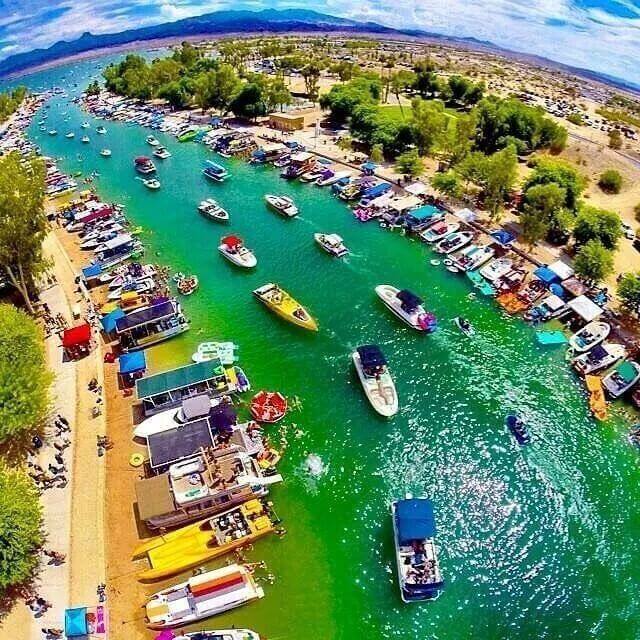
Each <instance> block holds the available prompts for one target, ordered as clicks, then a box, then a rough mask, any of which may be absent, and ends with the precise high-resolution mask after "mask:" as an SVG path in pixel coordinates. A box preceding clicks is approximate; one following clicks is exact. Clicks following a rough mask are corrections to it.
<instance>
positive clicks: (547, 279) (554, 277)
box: [533, 267, 560, 285]
mask: <svg viewBox="0 0 640 640" xmlns="http://www.w3.org/2000/svg"><path fill="white" fill-rule="evenodd" d="M533 275H534V276H536V277H537V278H538V279H539V280H542V282H544V283H545V284H546V285H550V284H552V283H553V282H558V281H559V280H560V278H559V277H558V274H557V273H556V272H555V271H551V269H549V267H538V268H537V269H536V270H535V271H534V272H533Z"/></svg>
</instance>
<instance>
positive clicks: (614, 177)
mask: <svg viewBox="0 0 640 640" xmlns="http://www.w3.org/2000/svg"><path fill="white" fill-rule="evenodd" d="M598 186H599V187H600V189H602V191H604V192H605V193H620V189H621V188H622V176H621V175H620V172H619V171H616V170H615V169H607V170H606V171H605V172H603V174H602V175H601V176H600V180H598Z"/></svg>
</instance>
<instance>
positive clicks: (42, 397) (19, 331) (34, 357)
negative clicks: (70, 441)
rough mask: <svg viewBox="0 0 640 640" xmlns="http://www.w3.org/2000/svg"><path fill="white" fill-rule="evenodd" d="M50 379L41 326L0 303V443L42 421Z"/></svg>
mask: <svg viewBox="0 0 640 640" xmlns="http://www.w3.org/2000/svg"><path fill="white" fill-rule="evenodd" d="M51 381H52V376H51V374H50V372H49V371H48V370H47V367H46V364H45V354H44V337H43V335H42V331H41V329H40V328H39V326H38V325H37V324H36V322H35V321H34V320H33V319H32V318H30V317H29V316H28V315H27V314H26V313H24V312H23V311H20V310H19V309H16V308H15V307H13V306H11V305H8V304H0V442H4V441H6V440H7V439H9V438H15V437H19V436H21V435H24V434H26V433H30V432H31V431H33V430H34V429H37V428H39V427H40V426H41V425H42V424H43V423H44V421H45V420H46V418H47V414H48V411H49V400H50V398H49V387H50V384H51Z"/></svg>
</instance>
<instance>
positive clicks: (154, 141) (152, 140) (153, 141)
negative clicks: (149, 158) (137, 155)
mask: <svg viewBox="0 0 640 640" xmlns="http://www.w3.org/2000/svg"><path fill="white" fill-rule="evenodd" d="M146 142H147V144H150V145H151V146H152V147H157V146H158V145H159V144H160V141H159V140H158V139H157V138H155V137H154V136H147V138H146Z"/></svg>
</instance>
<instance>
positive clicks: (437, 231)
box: [418, 220, 460, 242]
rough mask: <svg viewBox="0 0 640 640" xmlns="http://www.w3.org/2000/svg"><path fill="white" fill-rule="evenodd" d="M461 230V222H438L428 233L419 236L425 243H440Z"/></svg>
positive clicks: (421, 233)
mask: <svg viewBox="0 0 640 640" xmlns="http://www.w3.org/2000/svg"><path fill="white" fill-rule="evenodd" d="M459 228H460V223H459V222H445V221H444V220H442V221H440V222H436V223H435V224H434V225H433V226H432V227H429V228H428V229H427V230H426V231H421V232H420V233H419V234H418V235H419V236H420V237H421V238H422V239H423V240H424V241H425V242H438V241H440V240H442V239H443V238H446V237H447V236H448V235H449V234H451V233H455V232H456V231H457V230H458V229H459Z"/></svg>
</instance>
